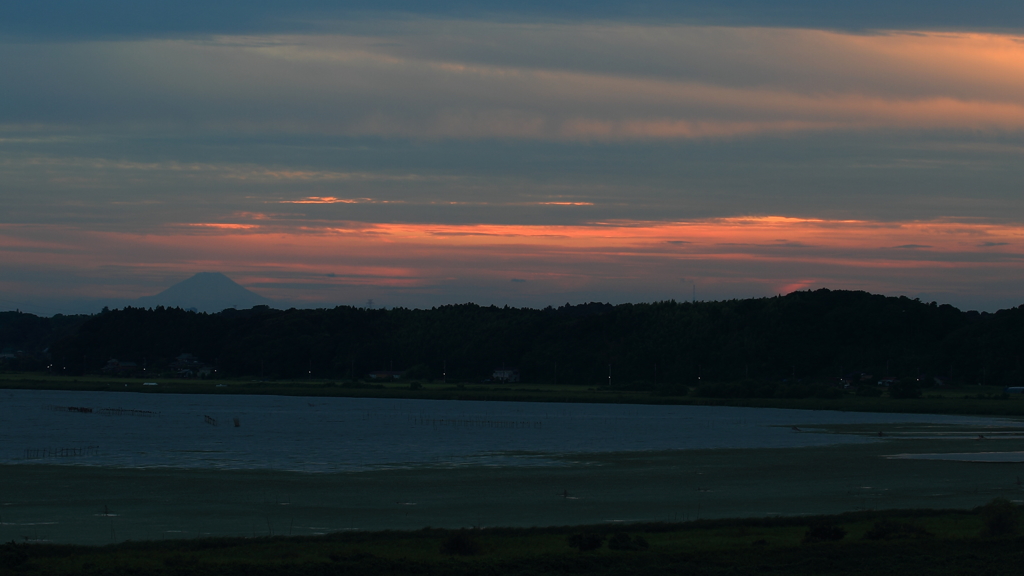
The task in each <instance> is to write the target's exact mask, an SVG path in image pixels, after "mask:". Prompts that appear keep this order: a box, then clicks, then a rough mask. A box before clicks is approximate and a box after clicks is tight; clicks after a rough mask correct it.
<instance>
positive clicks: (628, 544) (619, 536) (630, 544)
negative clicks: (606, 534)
mask: <svg viewBox="0 0 1024 576" xmlns="http://www.w3.org/2000/svg"><path fill="white" fill-rule="evenodd" d="M648 547H649V544H647V540H646V539H645V538H644V537H643V536H634V537H630V536H629V534H626V533H625V532H616V533H615V534H613V535H612V537H611V538H609V539H608V548H611V549H612V550H647V548H648Z"/></svg>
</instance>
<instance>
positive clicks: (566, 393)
mask: <svg viewBox="0 0 1024 576" xmlns="http://www.w3.org/2000/svg"><path fill="white" fill-rule="evenodd" d="M149 380H155V381H157V382H158V383H159V384H158V385H157V386H146V385H145V382H146V381H147V380H146V379H131V378H110V377H102V376H80V377H63V376H53V375H49V374H36V373H31V374H29V373H7V374H0V389H10V390H74V391H95V392H101V391H114V392H144V393H157V394H159V393H164V394H264V395H278V396H308V397H344V398H418V399H427V400H483V401H505V402H581V403H605V404H664V405H692V406H745V407H751V408H791V409H800V410H842V411H851V412H895V413H914V414H963V415H976V416H1022V415H1024V395H1015V396H1012V397H1004V396H1003V395H1002V390H1003V389H1002V388H1000V387H996V386H965V387H960V388H945V389H941V390H940V389H934V390H929V391H927V392H925V394H924V397H922V398H906V399H900V398H889V397H884V396H883V397H864V396H857V395H855V394H853V393H852V392H851V393H846V394H843V395H841V396H840V397H837V398H701V397H694V396H688V395H686V393H685V390H686V389H685V388H683V389H681V391H682V394H680V395H666V394H664V393H658V392H652V391H627V390H608V389H604V388H587V387H584V386H574V385H557V384H516V385H503V384H442V383H425V384H421V385H420V387H418V388H413V387H411V386H410V385H409V384H408V383H401V384H400V383H388V384H371V383H362V382H325V381H314V380H296V381H243V380H179V379H160V378H156V379H149Z"/></svg>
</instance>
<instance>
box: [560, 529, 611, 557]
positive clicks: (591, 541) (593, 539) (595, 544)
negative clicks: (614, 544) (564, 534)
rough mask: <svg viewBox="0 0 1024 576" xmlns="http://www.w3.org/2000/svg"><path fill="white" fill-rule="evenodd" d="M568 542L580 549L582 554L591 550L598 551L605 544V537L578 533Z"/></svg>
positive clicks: (568, 539) (571, 536)
mask: <svg viewBox="0 0 1024 576" xmlns="http://www.w3.org/2000/svg"><path fill="white" fill-rule="evenodd" d="M566 542H568V543H569V546H571V547H573V548H576V549H578V550H579V551H580V552H588V551H590V550H597V549H598V548H600V547H601V544H603V543H604V536H601V535H599V534H594V533H592V532H588V533H576V534H572V535H570V536H569V537H568V538H566Z"/></svg>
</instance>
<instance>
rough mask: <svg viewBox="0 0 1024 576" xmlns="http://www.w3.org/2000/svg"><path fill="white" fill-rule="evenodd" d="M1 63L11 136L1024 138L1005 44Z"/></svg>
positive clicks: (116, 45)
mask: <svg viewBox="0 0 1024 576" xmlns="http://www.w3.org/2000/svg"><path fill="white" fill-rule="evenodd" d="M449 38H451V39H449ZM523 46H528V47H530V48H528V49H524V48H522V47H523ZM0 54H2V55H3V56H4V58H3V62H4V63H3V64H0V73H2V74H3V75H4V77H5V78H7V79H9V83H8V84H7V86H6V87H5V88H4V89H3V91H2V92H0V103H2V104H3V106H2V107H0V124H26V123H35V124H44V125H45V124H80V125H86V126H90V125H91V126H96V125H103V126H104V127H105V128H107V129H118V130H128V131H131V130H139V129H146V130H154V129H156V130H165V131H168V130H170V131H173V130H182V129H184V130H204V131H210V132H241V133H261V132H275V133H307V134H308V133H314V134H327V135H349V136H383V137H396V136H397V137H411V138H529V139H555V140H569V141H572V140H577V141H589V140H630V139H650V138H654V139H662V138H670V139H671V138H708V137H710V138H715V137H731V136H736V135H744V134H757V133H762V132H769V133H786V132H792V131H806V130H835V129H855V130H856V129H865V128H886V127H897V128H904V129H908V128H909V129H968V130H978V129H981V130H1011V131H1020V130H1022V129H1024V101H1022V98H1021V94H1024V58H1016V59H1015V58H1014V56H1024V44H1022V43H1020V42H1018V41H1017V40H1016V39H1014V38H1010V37H985V38H982V39H980V40H979V39H978V38H977V37H972V36H957V35H952V36H950V35H931V36H920V35H910V34H890V35H885V36H870V37H864V36H851V35H842V34H834V33H827V32H818V31H800V30H779V29H726V28H696V27H636V26H611V27H608V26H591V25H577V26H559V25H498V24H490V23H477V22H465V21H463V22H438V21H426V22H423V21H420V22H417V23H415V24H406V25H397V28H396V29H395V30H393V31H392V33H391V34H390V35H387V36H375V37H365V36H289V37H259V38H248V39H247V38H235V37H232V38H221V39H217V40H213V41H184V40H176V41H173V40H151V41H142V42H90V43H71V44H47V45H39V44H20V45H19V44H7V45H0Z"/></svg>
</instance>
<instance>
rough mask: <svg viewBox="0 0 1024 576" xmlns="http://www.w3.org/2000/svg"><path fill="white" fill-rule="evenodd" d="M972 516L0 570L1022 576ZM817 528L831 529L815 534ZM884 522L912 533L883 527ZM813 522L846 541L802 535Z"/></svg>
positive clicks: (441, 540) (436, 537)
mask: <svg viewBox="0 0 1024 576" xmlns="http://www.w3.org/2000/svg"><path fill="white" fill-rule="evenodd" d="M979 512H980V510H974V511H953V510H946V511H935V510H917V511H914V510H898V511H882V512H856V513H847V514H841V515H837V516H820V517H801V518H794V517H788V518H763V519H746V520H704V521H696V522H688V523H680V524H669V523H658V524H630V525H599V526H576V527H555V528H521V529H514V528H494V529H483V530H468V531H452V530H439V529H429V528H427V529H423V530H419V531H415V532H395V531H391V532H347V533H336V534H330V535H326V536H318V537H293V538H286V537H271V538H218V539H196V540H177V541H159V542H125V543H122V544H116V545H109V546H103V547H86V546H68V545H50V544H28V543H25V544H17V543H9V544H7V545H5V546H4V547H3V549H2V550H0V563H2V564H0V572H3V573H9V574H44V575H51V574H52V575H58V574H111V575H121V574H125V575H128V574H133V575H165V574H166V575H179V574H180V575H184V574H196V575H211V576H213V575H239V576H241V575H263V574H266V575H277V574H282V575H283V574H288V575H306V574H309V575H328V574H344V575H363V574H365V575H381V576H386V575H399V574H416V575H423V576H431V575H435V574H436V575H438V576H441V575H446V576H448V575H454V576H459V575H466V576H471V575H472V576H479V575H488V574H495V575H499V574H500V575H541V574H551V575H559V574H581V575H583V574H585V575H588V576H589V575H597V576H600V575H625V574H694V575H704V574H706V575H719V574H723V575H724V574H787V575H788V574H792V575H805V574H806V575H820V574H843V575H860V574H864V575H867V574H871V575H884V574H894V575H900V576H909V575H915V574H936V575H945V574H950V575H953V574H956V575H960V574H970V575H1000V574H1015V575H1016V574H1020V573H1021V570H1022V568H1024V538H1020V537H1016V536H1014V535H1009V534H1007V535H1004V536H1001V537H982V536H981V534H982V533H983V529H984V526H985V516H984V515H983V514H981V513H979ZM821 526H829V527H832V528H833V529H832V530H826V531H823V530H820V527H821ZM880 526H882V527H886V526H888V527H890V528H891V527H893V526H903V527H904V528H906V527H911V526H912V527H913V529H912V530H911V529H902V530H898V529H890V530H879V527H880ZM813 527H818V528H819V529H818V532H822V533H824V532H829V533H839V534H845V537H843V538H842V539H841V540H839V541H822V542H813V543H807V542H806V536H807V535H808V533H809V531H810V532H813V530H812V528H813ZM576 534H593V535H596V536H597V537H598V539H601V540H602V545H601V547H600V548H597V549H596V550H591V551H585V552H584V551H579V550H577V549H575V548H572V547H570V542H573V541H576V542H578V541H580V540H581V539H580V538H575V539H573V538H571V536H573V535H576ZM616 534H618V536H616ZM623 534H626V535H628V537H626V536H623ZM879 534H881V537H880V536H879ZM613 537H614V538H613ZM591 539H593V538H591ZM612 540H614V541H616V542H622V541H639V540H643V541H645V542H647V545H646V546H645V547H634V549H625V550H613V549H609V547H608V545H607V544H608V542H610V541H612Z"/></svg>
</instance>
